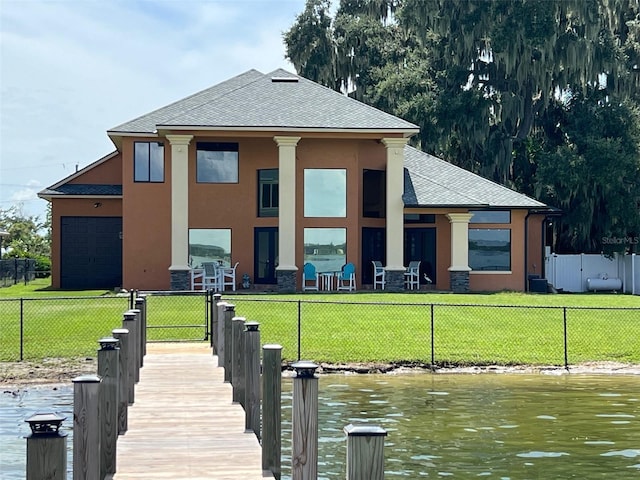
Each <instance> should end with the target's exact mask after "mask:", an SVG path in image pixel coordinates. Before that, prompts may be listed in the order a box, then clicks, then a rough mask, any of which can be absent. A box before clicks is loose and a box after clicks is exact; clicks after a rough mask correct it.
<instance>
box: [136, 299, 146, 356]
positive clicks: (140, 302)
mask: <svg viewBox="0 0 640 480" xmlns="http://www.w3.org/2000/svg"><path fill="white" fill-rule="evenodd" d="M136 308H137V309H138V310H140V366H141V367H143V366H144V356H145V355H146V354H147V297H146V296H145V295H140V296H138V297H137V298H136Z"/></svg>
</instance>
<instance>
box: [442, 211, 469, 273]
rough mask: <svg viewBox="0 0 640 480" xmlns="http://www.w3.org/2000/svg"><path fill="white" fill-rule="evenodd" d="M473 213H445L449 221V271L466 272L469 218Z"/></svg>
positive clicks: (467, 267) (467, 266)
mask: <svg viewBox="0 0 640 480" xmlns="http://www.w3.org/2000/svg"><path fill="white" fill-rule="evenodd" d="M471 217H473V213H447V218H448V219H449V222H450V223H451V266H450V267H449V271H450V272H451V271H457V272H468V271H470V270H471V268H469V220H471Z"/></svg>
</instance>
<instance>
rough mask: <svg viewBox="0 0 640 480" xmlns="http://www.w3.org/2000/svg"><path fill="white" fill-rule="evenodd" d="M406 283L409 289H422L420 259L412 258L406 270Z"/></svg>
mask: <svg viewBox="0 0 640 480" xmlns="http://www.w3.org/2000/svg"><path fill="white" fill-rule="evenodd" d="M404 284H405V288H407V289H408V290H414V289H415V290H419V289H420V261H419V260H411V261H410V262H409V266H408V267H407V271H406V272H404Z"/></svg>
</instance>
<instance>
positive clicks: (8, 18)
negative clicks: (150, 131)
mask: <svg viewBox="0 0 640 480" xmlns="http://www.w3.org/2000/svg"><path fill="white" fill-rule="evenodd" d="M304 3H305V2H304V0H153V1H151V0H148V1H137V0H136V1H134V0H122V1H120V0H47V1H43V0H0V208H2V209H6V208H9V207H11V206H13V205H20V206H21V208H22V209H23V211H24V213H25V214H28V215H39V216H40V217H41V218H44V212H45V209H46V202H45V201H44V200H41V199H39V198H38V197H37V196H36V194H37V192H38V191H40V190H42V189H43V188H45V187H47V186H49V185H51V184H53V183H55V182H57V181H58V180H60V179H62V178H64V177H66V176H67V175H70V174H72V173H73V172H74V171H75V169H76V166H77V167H78V168H83V167H85V166H86V165H88V164H89V163H91V162H93V161H95V160H97V159H98V158H100V157H102V156H104V155H106V154H107V153H109V152H111V151H112V150H113V149H114V147H113V144H112V143H111V142H110V140H109V138H108V137H107V134H106V131H107V130H108V129H109V128H111V127H114V126H116V125H119V124H121V123H124V122H125V121H128V120H131V119H133V118H135V117H137V116H139V115H142V114H145V113H148V112H150V111H152V110H154V109H156V108H159V107H162V106H164V105H166V104H168V103H171V102H173V101H175V100H179V99H181V98H183V97H185V96H187V95H190V94H192V93H195V92H197V91H199V90H202V89H204V88H207V87H209V86H211V85H214V84H216V83H219V82H221V81H223V80H226V79H227V78H230V77H233V76H235V75H238V74H240V73H242V72H245V71H247V70H249V69H251V68H255V69H256V70H259V71H261V72H263V73H267V72H270V71H272V70H275V69H276V68H285V69H287V70H289V71H292V72H293V71H294V68H293V66H292V65H291V64H290V63H289V62H288V61H287V60H285V58H284V55H285V49H284V45H283V42H282V33H283V32H284V31H286V30H287V29H288V28H289V27H290V26H291V25H292V24H293V22H294V21H295V17H296V16H297V15H298V14H299V13H300V12H302V10H303V9H304Z"/></svg>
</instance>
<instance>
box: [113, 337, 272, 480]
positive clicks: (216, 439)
mask: <svg viewBox="0 0 640 480" xmlns="http://www.w3.org/2000/svg"><path fill="white" fill-rule="evenodd" d="M217 364H218V362H217V357H216V356H214V355H212V354H211V349H210V348H209V346H208V345H206V344H202V343H198V344H190V343H184V344H174V343H172V344H158V343H155V344H154V343H150V344H148V347H147V355H146V356H145V358H144V367H143V368H142V369H141V371H140V382H139V383H138V384H137V385H136V392H135V403H134V404H133V405H132V406H130V407H129V426H128V431H127V432H126V434H125V435H122V436H120V437H119V438H118V445H117V463H116V474H115V475H114V476H113V480H128V479H169V478H170V479H209V480H234V479H242V480H252V479H264V478H273V475H272V474H271V473H270V472H263V470H262V461H261V447H260V444H259V442H258V439H257V438H256V436H255V434H254V433H253V432H249V433H245V428H244V425H245V413H244V410H243V409H242V407H241V406H240V405H239V404H233V403H232V388H231V385H230V384H229V383H224V371H223V369H222V368H219V367H218V366H217Z"/></svg>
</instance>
